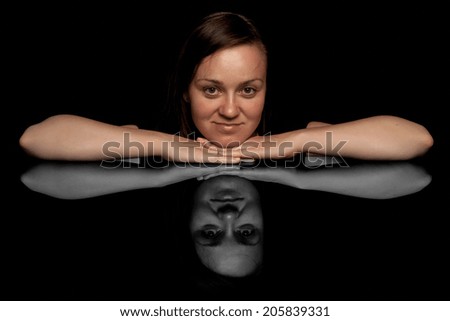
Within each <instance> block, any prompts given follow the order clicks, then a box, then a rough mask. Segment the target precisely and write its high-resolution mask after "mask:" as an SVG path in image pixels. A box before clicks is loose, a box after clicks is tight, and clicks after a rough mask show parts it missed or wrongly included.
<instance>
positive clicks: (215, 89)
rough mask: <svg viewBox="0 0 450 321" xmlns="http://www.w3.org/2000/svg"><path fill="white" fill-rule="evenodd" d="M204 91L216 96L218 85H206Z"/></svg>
mask: <svg viewBox="0 0 450 321" xmlns="http://www.w3.org/2000/svg"><path fill="white" fill-rule="evenodd" d="M203 91H204V92H205V94H207V95H209V96H214V95H217V93H218V90H217V88H216V87H206V88H204V89H203Z"/></svg>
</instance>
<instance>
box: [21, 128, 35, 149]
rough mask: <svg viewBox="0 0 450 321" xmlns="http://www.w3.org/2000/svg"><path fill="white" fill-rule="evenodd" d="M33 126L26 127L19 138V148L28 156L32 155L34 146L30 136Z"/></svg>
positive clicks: (32, 138) (31, 135)
mask: <svg viewBox="0 0 450 321" xmlns="http://www.w3.org/2000/svg"><path fill="white" fill-rule="evenodd" d="M34 126H35V125H32V126H30V127H28V128H27V129H26V130H25V131H24V132H23V134H22V136H20V138H19V145H20V147H21V148H22V149H23V150H24V151H25V152H27V153H28V154H31V155H32V154H33V146H35V143H34V137H33V136H34V135H33V134H32V132H33V127H34Z"/></svg>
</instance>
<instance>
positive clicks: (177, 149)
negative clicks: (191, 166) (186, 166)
mask: <svg viewBox="0 0 450 321" xmlns="http://www.w3.org/2000/svg"><path fill="white" fill-rule="evenodd" d="M173 137H174V138H173V139H172V140H171V141H170V142H163V145H162V151H161V155H162V156H163V157H164V158H165V159H167V160H171V161H174V162H182V163H203V164H211V163H212V164H236V163H239V162H240V160H241V157H240V156H239V154H238V153H236V155H233V154H231V153H229V152H226V151H225V150H224V149H221V148H217V147H215V146H212V144H209V143H208V142H205V141H194V140H191V139H188V138H184V137H180V136H173Z"/></svg>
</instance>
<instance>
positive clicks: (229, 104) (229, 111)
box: [219, 95, 240, 119]
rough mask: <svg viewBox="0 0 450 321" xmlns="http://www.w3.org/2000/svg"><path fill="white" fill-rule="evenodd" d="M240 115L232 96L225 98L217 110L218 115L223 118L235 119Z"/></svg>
mask: <svg viewBox="0 0 450 321" xmlns="http://www.w3.org/2000/svg"><path fill="white" fill-rule="evenodd" d="M239 113H240V109H239V106H238V104H237V101H236V98H235V97H234V96H233V95H229V96H227V97H226V99H225V101H224V102H223V104H222V105H221V106H220V108H219V114H220V115H221V116H223V117H225V118H229V119H232V118H236V117H237V116H238V115H239Z"/></svg>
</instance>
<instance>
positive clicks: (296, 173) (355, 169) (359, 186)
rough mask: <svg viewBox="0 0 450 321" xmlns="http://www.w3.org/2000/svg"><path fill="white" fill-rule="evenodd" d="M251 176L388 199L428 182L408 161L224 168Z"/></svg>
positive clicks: (241, 174) (352, 194)
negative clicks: (307, 167)
mask: <svg viewBox="0 0 450 321" xmlns="http://www.w3.org/2000/svg"><path fill="white" fill-rule="evenodd" d="M223 174H234V175H239V176H241V177H244V178H248V179H251V180H260V181H266V182H273V183H279V184H283V185H288V186H292V187H295V188H300V189H307V190H317V191H323V192H330V193H336V194H343V195H349V196H355V197H363V198H374V199H388V198H394V197H400V196H404V195H408V194H412V193H416V192H418V191H420V190H422V189H423V188H425V187H426V186H427V185H428V184H429V183H430V182H431V176H430V175H429V174H428V173H427V172H426V171H425V170H424V169H423V168H422V167H420V166H417V165H415V164H411V163H407V162H398V163H367V164H359V165H354V166H351V167H333V168H319V169H308V170H304V169H295V168H245V169H241V170H236V171H229V172H224V173H223ZM213 175H214V174H213Z"/></svg>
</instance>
